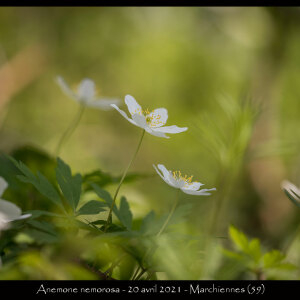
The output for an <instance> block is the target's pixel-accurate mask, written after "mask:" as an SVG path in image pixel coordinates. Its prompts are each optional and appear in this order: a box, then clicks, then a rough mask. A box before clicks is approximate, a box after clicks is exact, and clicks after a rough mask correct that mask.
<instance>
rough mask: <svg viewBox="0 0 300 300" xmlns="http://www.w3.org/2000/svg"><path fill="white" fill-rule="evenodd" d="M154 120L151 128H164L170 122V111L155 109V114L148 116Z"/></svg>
mask: <svg viewBox="0 0 300 300" xmlns="http://www.w3.org/2000/svg"><path fill="white" fill-rule="evenodd" d="M147 117H150V119H151V120H152V122H151V127H153V128H155V127H161V126H164V125H165V124H166V122H167V120H168V111H167V110H166V109H165V108H157V109H154V111H153V112H151V113H150V114H148V115H147Z"/></svg>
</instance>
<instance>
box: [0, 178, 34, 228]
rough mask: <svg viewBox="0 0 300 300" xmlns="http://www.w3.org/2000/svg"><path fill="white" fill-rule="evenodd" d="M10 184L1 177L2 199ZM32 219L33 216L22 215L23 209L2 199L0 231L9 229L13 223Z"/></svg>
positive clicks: (0, 190) (0, 200)
mask: <svg viewBox="0 0 300 300" xmlns="http://www.w3.org/2000/svg"><path fill="white" fill-rule="evenodd" d="M7 186H8V184H7V182H6V181H5V180H4V179H3V178H2V177H0V197H2V195H3V193H4V191H5V190H6V188H7ZM29 217H31V214H26V215H22V211H21V209H20V208H19V207H18V206H17V205H15V204H13V203H11V202H9V201H6V200H3V199H0V231H1V230H4V229H7V228H9V225H10V224H9V223H10V222H12V221H17V220H23V219H26V218H29Z"/></svg>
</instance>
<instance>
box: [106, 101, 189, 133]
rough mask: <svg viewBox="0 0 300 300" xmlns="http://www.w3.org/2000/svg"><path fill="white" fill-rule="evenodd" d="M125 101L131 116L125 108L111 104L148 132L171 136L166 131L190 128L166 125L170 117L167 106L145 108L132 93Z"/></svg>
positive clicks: (175, 131) (172, 131)
mask: <svg viewBox="0 0 300 300" xmlns="http://www.w3.org/2000/svg"><path fill="white" fill-rule="evenodd" d="M125 103H126V105H127V107H128V111H129V113H130V114H131V118H129V117H128V116H127V114H126V113H125V112H124V111H123V110H121V109H119V107H118V106H117V105H115V104H111V106H112V107H113V108H115V109H116V110H117V111H118V112H119V113H120V114H121V115H122V116H123V117H124V118H125V119H126V120H127V121H129V122H130V123H131V124H133V125H135V126H138V127H140V128H143V129H145V131H146V132H148V133H150V134H152V135H154V136H158V137H164V138H169V136H167V135H165V133H171V134H174V133H180V132H183V131H186V130H187V129H188V128H187V127H178V126H176V125H172V126H164V125H165V124H166V122H167V119H168V111H167V110H166V109H165V108H157V109H154V110H153V111H151V112H150V111H149V110H148V109H146V110H143V109H142V107H141V106H140V105H139V104H138V103H137V101H136V100H135V99H134V98H133V97H132V96H130V95H126V96H125Z"/></svg>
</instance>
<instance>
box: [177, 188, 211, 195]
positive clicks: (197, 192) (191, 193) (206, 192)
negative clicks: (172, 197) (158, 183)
mask: <svg viewBox="0 0 300 300" xmlns="http://www.w3.org/2000/svg"><path fill="white" fill-rule="evenodd" d="M181 190H182V191H183V192H184V193H186V194H189V195H196V196H209V195H211V193H208V192H209V191H215V190H216V189H215V188H212V189H202V190H199V191H194V190H189V189H185V188H182V189H181Z"/></svg>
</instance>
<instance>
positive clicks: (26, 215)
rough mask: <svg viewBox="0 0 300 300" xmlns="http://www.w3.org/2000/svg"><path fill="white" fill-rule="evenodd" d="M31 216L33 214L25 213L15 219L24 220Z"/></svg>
mask: <svg viewBox="0 0 300 300" xmlns="http://www.w3.org/2000/svg"><path fill="white" fill-rule="evenodd" d="M31 216H32V214H25V215H22V216H20V217H19V218H16V219H14V220H15V221H16V220H24V219H27V218H30V217H31Z"/></svg>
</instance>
